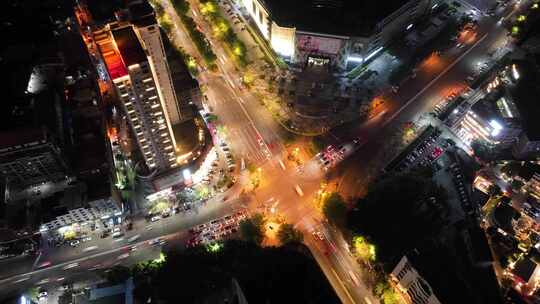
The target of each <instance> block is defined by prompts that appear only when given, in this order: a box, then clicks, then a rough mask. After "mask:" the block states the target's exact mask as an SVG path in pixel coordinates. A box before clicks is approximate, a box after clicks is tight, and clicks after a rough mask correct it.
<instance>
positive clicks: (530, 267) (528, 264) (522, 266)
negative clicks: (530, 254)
mask: <svg viewBox="0 0 540 304" xmlns="http://www.w3.org/2000/svg"><path fill="white" fill-rule="evenodd" d="M535 269H536V263H535V262H533V261H532V260H531V259H529V258H523V259H521V260H519V261H517V263H516V266H515V267H514V270H513V271H512V272H513V273H514V275H516V276H518V277H520V278H521V279H522V280H523V281H525V282H528V281H529V279H530V278H531V276H532V275H533V273H534V270H535Z"/></svg>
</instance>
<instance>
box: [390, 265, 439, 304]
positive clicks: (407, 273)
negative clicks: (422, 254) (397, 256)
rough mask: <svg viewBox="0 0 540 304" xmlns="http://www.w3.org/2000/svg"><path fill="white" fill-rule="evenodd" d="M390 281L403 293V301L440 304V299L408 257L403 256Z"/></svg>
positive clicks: (419, 303) (416, 303) (412, 303)
mask: <svg viewBox="0 0 540 304" xmlns="http://www.w3.org/2000/svg"><path fill="white" fill-rule="evenodd" d="M390 279H391V280H392V282H393V283H394V284H396V287H397V289H398V290H399V291H400V292H401V293H402V295H403V297H402V298H403V299H405V300H406V301H407V303H411V304H440V303H441V302H439V299H437V296H435V294H434V293H433V290H432V289H431V287H430V286H429V284H428V283H427V282H426V280H425V279H424V278H423V277H422V276H421V275H420V274H419V273H418V271H417V270H416V268H414V267H413V265H412V263H411V261H410V260H409V259H408V258H407V256H403V257H402V258H401V260H400V261H399V263H398V264H397V265H396V267H394V270H393V271H392V273H391V274H390Z"/></svg>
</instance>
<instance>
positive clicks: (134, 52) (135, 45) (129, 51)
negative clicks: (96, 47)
mask: <svg viewBox="0 0 540 304" xmlns="http://www.w3.org/2000/svg"><path fill="white" fill-rule="evenodd" d="M112 34H113V37H114V41H115V42H116V46H117V47H118V50H119V51H120V56H121V57H122V61H123V62H124V64H125V66H126V67H129V66H130V65H133V64H138V63H141V62H144V61H147V59H146V54H145V53H144V50H143V48H142V46H141V43H140V42H139V39H138V38H137V35H136V34H135V32H134V31H133V27H131V26H126V27H122V28H119V29H114V30H112Z"/></svg>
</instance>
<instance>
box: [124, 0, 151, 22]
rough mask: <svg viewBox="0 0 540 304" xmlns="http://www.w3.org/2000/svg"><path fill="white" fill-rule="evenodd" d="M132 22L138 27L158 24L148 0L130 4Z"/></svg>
mask: <svg viewBox="0 0 540 304" xmlns="http://www.w3.org/2000/svg"><path fill="white" fill-rule="evenodd" d="M128 8H129V13H130V15H131V22H133V23H134V24H136V25H138V26H146V25H151V24H156V17H155V14H154V9H153V8H152V6H151V5H150V3H148V1H146V0H135V1H132V2H130V3H129V4H128Z"/></svg>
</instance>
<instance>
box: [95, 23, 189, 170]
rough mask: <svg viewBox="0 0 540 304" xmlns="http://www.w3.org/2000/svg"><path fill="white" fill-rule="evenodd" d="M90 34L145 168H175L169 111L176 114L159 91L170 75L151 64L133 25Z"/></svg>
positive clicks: (104, 28)
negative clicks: (121, 106) (94, 41)
mask: <svg viewBox="0 0 540 304" xmlns="http://www.w3.org/2000/svg"><path fill="white" fill-rule="evenodd" d="M148 31H149V30H148ZM158 34H159V32H158ZM94 37H95V40H96V43H97V45H98V47H99V50H100V52H101V55H102V57H103V61H104V62H105V65H106V67H107V71H108V73H109V76H110V78H111V80H112V82H113V84H114V86H115V88H116V92H117V94H118V96H119V98H120V101H121V103H122V105H123V107H124V111H125V113H126V115H127V118H128V120H129V124H130V127H131V130H132V132H133V134H134V136H135V138H136V142H137V145H138V147H139V150H140V152H141V154H142V155H143V157H144V160H145V163H146V165H147V167H148V168H149V169H151V170H158V171H161V170H166V169H169V168H174V167H177V166H178V164H177V162H176V153H175V146H176V144H175V139H174V133H173V130H172V120H171V117H170V116H169V113H173V117H174V118H175V119H179V117H180V115H179V114H178V111H176V108H171V107H172V105H173V104H174V103H167V100H166V98H165V97H164V96H166V95H167V94H166V93H165V94H164V93H163V87H165V86H166V85H167V83H166V81H169V84H168V85H169V86H171V85H172V84H171V83H170V76H167V77H166V76H164V75H162V74H161V73H162V72H160V71H159V68H156V67H155V66H154V67H152V65H153V64H154V62H157V61H155V60H153V59H152V57H151V55H150V52H149V51H148V52H145V49H144V48H143V44H142V43H141V41H140V40H139V37H138V36H137V34H136V29H135V28H134V26H133V25H131V24H129V23H128V24H120V23H110V24H107V25H106V26H104V27H103V28H102V29H100V30H97V31H95V32H94ZM154 54H155V53H154ZM157 56H158V55H155V57H157ZM163 60H166V59H163ZM158 73H160V75H159V76H160V77H161V78H160V79H161V81H162V82H161V85H160V82H159V80H158V78H157V76H158V75H157V74H158ZM164 79H165V80H164ZM167 79H168V80H167ZM171 90H172V88H171ZM165 91H166V90H165ZM173 96H174V95H173Z"/></svg>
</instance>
